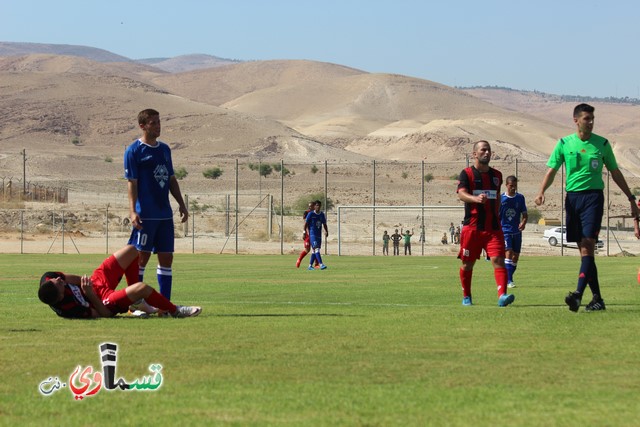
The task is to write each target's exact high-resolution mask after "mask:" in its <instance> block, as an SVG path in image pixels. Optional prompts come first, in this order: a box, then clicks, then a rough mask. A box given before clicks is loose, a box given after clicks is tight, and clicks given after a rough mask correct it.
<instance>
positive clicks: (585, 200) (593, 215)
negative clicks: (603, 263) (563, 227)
mask: <svg viewBox="0 0 640 427" xmlns="http://www.w3.org/2000/svg"><path fill="white" fill-rule="evenodd" d="M565 208H566V210H567V216H566V218H567V221H566V222H567V241H568V242H579V241H580V240H582V238H583V237H586V238H591V239H596V240H597V239H598V234H600V227H601V225H602V216H603V214H604V193H603V192H602V190H585V191H576V192H567V197H566V198H565Z"/></svg>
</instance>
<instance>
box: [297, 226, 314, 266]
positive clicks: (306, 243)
mask: <svg viewBox="0 0 640 427" xmlns="http://www.w3.org/2000/svg"><path fill="white" fill-rule="evenodd" d="M302 244H303V246H304V248H303V250H302V252H300V256H298V260H297V261H296V268H298V267H300V263H301V262H302V260H303V259H304V257H305V256H307V254H308V253H309V251H310V250H311V243H309V235H308V234H306V233H305V234H304V237H303V238H302Z"/></svg>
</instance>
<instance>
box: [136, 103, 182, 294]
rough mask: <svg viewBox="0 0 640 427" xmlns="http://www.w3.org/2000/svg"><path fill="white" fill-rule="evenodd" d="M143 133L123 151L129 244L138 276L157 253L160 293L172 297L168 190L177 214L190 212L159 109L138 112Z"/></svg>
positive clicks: (171, 213) (171, 215) (171, 211)
mask: <svg viewBox="0 0 640 427" xmlns="http://www.w3.org/2000/svg"><path fill="white" fill-rule="evenodd" d="M138 125H139V126H140V129H141V130H142V137H140V138H139V139H137V140H136V141H135V142H134V143H133V144H131V145H130V146H129V147H128V148H127V150H126V151H125V153H124V177H125V178H126V179H127V180H128V184H127V188H128V194H129V215H130V217H131V226H132V227H133V230H132V231H131V237H130V238H129V244H130V245H134V246H135V247H136V249H138V253H139V280H140V281H141V282H142V281H143V278H144V270H145V267H146V265H147V262H149V258H150V257H151V253H152V252H153V253H155V254H157V255H158V268H157V270H156V273H157V277H158V285H159V287H160V293H161V294H162V295H163V296H164V297H165V298H167V299H169V300H170V299H171V286H172V282H173V281H172V269H171V266H172V264H173V250H174V230H173V210H172V209H171V204H170V203H169V193H171V195H172V196H173V198H174V199H176V201H177V202H178V206H179V209H180V218H181V220H182V222H185V221H187V219H188V218H189V212H188V211H187V206H186V205H185V203H184V200H183V199H182V193H181V192H180V185H179V184H178V180H177V178H176V177H175V175H174V173H173V163H172V161H171V149H170V148H169V146H168V145H167V144H165V143H164V142H161V141H158V137H159V136H160V129H161V127H160V113H158V112H157V111H156V110H152V109H147V110H143V111H141V112H140V113H138Z"/></svg>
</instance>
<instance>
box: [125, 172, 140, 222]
mask: <svg viewBox="0 0 640 427" xmlns="http://www.w3.org/2000/svg"><path fill="white" fill-rule="evenodd" d="M127 194H128V196H129V218H130V219H131V226H133V227H135V228H137V229H138V230H140V229H141V228H142V225H140V224H141V223H142V221H141V220H140V216H139V215H138V212H136V201H137V200H138V180H137V179H129V180H128V181H127Z"/></svg>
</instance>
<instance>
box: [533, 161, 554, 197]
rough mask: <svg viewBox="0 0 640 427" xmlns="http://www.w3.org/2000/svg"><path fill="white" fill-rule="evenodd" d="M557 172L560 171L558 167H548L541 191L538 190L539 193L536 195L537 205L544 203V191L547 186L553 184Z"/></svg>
mask: <svg viewBox="0 0 640 427" xmlns="http://www.w3.org/2000/svg"><path fill="white" fill-rule="evenodd" d="M556 173H558V170H557V169H554V168H549V169H547V173H546V174H545V175H544V178H542V184H540V191H538V195H537V196H536V198H535V200H534V202H535V203H536V205H538V206H540V205H542V204H544V192H545V191H547V188H549V187H550V186H551V184H553V180H554V179H555V177H556Z"/></svg>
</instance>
